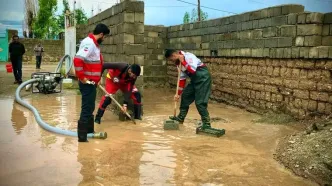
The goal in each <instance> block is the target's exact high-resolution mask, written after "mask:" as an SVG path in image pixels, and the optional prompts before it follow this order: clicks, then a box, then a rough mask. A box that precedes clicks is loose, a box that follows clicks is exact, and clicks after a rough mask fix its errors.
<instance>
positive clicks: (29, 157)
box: [0, 65, 331, 186]
mask: <svg viewBox="0 0 332 186" xmlns="http://www.w3.org/2000/svg"><path fill="white" fill-rule="evenodd" d="M0 67H1V66H0ZM44 67H46V66H43V65H42V68H44ZM54 68H55V67H50V68H49V69H44V70H45V71H53V70H54ZM24 71H25V76H24V79H25V80H26V79H29V76H30V73H31V72H34V71H35V69H34V67H33V66H25V67H24ZM0 83H1V85H2V86H0V102H1V105H6V108H7V109H4V110H3V111H4V112H2V115H1V116H2V117H1V124H3V125H1V127H2V130H1V133H0V134H1V135H0V144H1V148H0V162H1V165H2V166H0V185H26V183H28V185H40V184H42V185H82V186H84V185H115V184H117V185H151V184H156V185H224V186H225V185H231V186H233V185H239V186H240V185H241V186H242V185H253V186H257V185H276V186H279V185H292V186H293V185H294V186H295V185H299V186H303V185H308V186H309V185H310V186H311V185H312V186H314V185H316V184H315V183H313V182H311V181H309V180H306V179H302V178H301V177H298V176H296V175H294V174H293V173H291V172H290V171H289V170H287V169H285V168H284V167H283V166H281V165H280V164H278V162H276V161H275V160H274V159H273V153H275V149H276V146H277V143H278V141H279V140H280V139H282V138H283V137H285V136H286V135H289V134H293V133H297V132H298V131H299V127H298V126H303V125H298V124H296V123H289V124H287V125H273V124H272V123H271V121H264V120H259V118H261V116H259V115H257V114H253V113H249V112H246V111H244V110H241V109H239V108H236V107H232V106H228V105H224V104H214V103H211V104H209V111H210V115H211V118H212V120H213V123H212V126H213V127H215V128H224V129H226V135H225V136H222V137H221V138H214V137H208V136H203V135H196V134H195V126H194V123H195V121H196V120H198V119H199V115H198V114H197V110H196V108H195V106H194V104H193V106H192V107H191V108H190V111H189V114H188V118H187V120H186V121H185V123H184V124H183V125H181V126H180V130H179V131H164V130H162V125H163V121H164V120H165V119H167V116H168V115H169V114H171V113H173V103H172V102H171V101H170V100H172V97H173V92H174V90H171V91H170V90H159V89H150V90H144V91H146V93H144V94H145V96H144V110H145V114H144V117H143V121H140V122H139V123H138V124H137V125H133V124H132V123H131V122H119V121H118V120H117V117H116V116H115V115H114V114H111V113H110V112H107V113H106V114H105V117H104V118H103V120H102V125H98V126H95V127H96V130H97V131H105V132H107V133H108V134H109V137H108V139H107V140H94V139H91V140H90V142H89V143H86V144H84V143H83V144H82V143H78V142H77V139H76V138H72V137H68V136H61V135H57V134H54V133H50V132H48V131H45V130H43V129H41V128H40V126H38V124H37V123H36V122H35V119H34V116H33V115H32V113H31V112H30V111H29V110H27V109H26V108H23V107H22V106H20V105H18V104H17V103H15V102H14V100H13V93H14V92H15V89H16V88H17V85H13V84H12V83H13V76H12V74H6V73H5V72H4V71H2V72H0ZM21 95H22V96H23V99H25V100H26V101H28V102H29V103H31V104H32V105H33V106H34V107H36V108H37V109H38V111H39V112H40V114H41V117H42V118H43V119H44V120H45V121H46V122H48V123H50V124H51V125H53V126H57V127H60V128H64V129H70V130H73V131H74V130H76V127H77V118H78V116H79V112H80V100H81V97H80V96H79V95H77V94H76V93H75V90H72V89H71V90H68V89H67V90H64V92H63V93H62V94H58V95H43V94H40V95H38V94H31V93H29V92H25V91H22V92H21ZM156 97H158V99H157V100H156V99H155V98H156ZM98 103H99V102H98V101H97V102H96V106H97V105H98ZM45 105H47V107H45ZM8 108H9V109H8ZM254 120H255V121H257V120H259V121H264V122H263V123H256V122H253V121H254ZM313 136H314V135H313ZM327 139H328V138H327ZM287 141H289V140H287ZM296 141H297V140H296ZM294 144H297V143H294ZM328 144H331V141H326V142H325V146H327V145H328ZM286 145H288V144H286ZM286 145H284V146H285V147H286ZM302 147H303V146H301V143H299V146H298V148H297V149H299V150H298V151H302V150H301V149H302ZM326 148H328V147H326ZM278 150H279V149H278ZM286 150H287V149H282V148H280V150H279V151H277V153H278V154H282V153H285V152H287V151H286ZM321 151H324V147H323V146H322V149H321ZM321 151H319V152H320V154H323V152H321ZM310 153H311V151H310ZM290 155H293V154H290ZM287 156H288V155H287ZM298 157H300V156H298ZM308 157H311V155H310V154H309V155H308ZM283 163H284V162H283ZM22 165H23V166H22ZM318 174H321V173H320V172H317V175H318ZM50 175H51V176H50ZM299 175H301V174H299ZM308 178H311V177H308ZM313 180H315V179H313ZM316 181H317V180H316ZM317 182H319V181H317Z"/></svg>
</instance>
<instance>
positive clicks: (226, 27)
mask: <svg viewBox="0 0 332 186" xmlns="http://www.w3.org/2000/svg"><path fill="white" fill-rule="evenodd" d="M100 22H102V23H104V24H106V25H108V26H109V27H110V28H111V32H112V34H113V36H112V37H110V38H108V39H107V40H106V41H105V42H104V43H103V46H102V51H103V54H104V57H105V61H106V62H116V61H124V62H129V63H138V64H141V65H143V66H144V76H143V78H141V80H140V82H141V83H142V82H143V80H144V83H150V82H151V83H160V84H163V85H164V84H165V81H168V83H169V84H171V85H173V86H174V85H176V75H177V73H176V68H175V67H174V66H173V65H171V64H167V63H166V61H165V60H164V57H163V55H164V49H165V48H174V49H179V50H184V51H188V52H192V53H194V54H196V55H197V56H198V57H200V58H201V59H202V60H203V61H204V62H205V63H206V64H207V65H208V67H209V69H210V71H211V74H212V78H213V90H212V96H211V98H212V99H214V100H217V101H220V102H227V103H230V104H233V105H237V106H241V107H244V108H248V109H256V110H257V109H271V110H274V111H278V110H279V111H283V112H289V113H291V114H292V115H293V116H295V117H298V118H305V117H309V116H312V115H327V114H330V113H331V112H332V81H331V78H332V77H331V76H332V75H331V72H332V13H328V14H321V13H312V12H304V7H303V6H301V5H282V6H276V7H270V8H266V9H261V10H257V11H252V12H247V13H243V14H240V15H235V16H230V17H224V18H219V19H214V20H208V21H202V22H198V23H190V24H184V25H176V26H170V27H163V26H148V25H145V26H144V2H142V1H129V0H126V1H123V2H121V3H120V4H118V5H115V6H113V7H111V8H109V9H107V10H105V11H104V12H102V13H100V14H98V15H96V16H94V17H92V18H91V19H89V24H88V25H79V26H78V38H81V39H83V38H84V37H86V34H87V33H88V32H91V31H92V30H93V28H94V27H95V25H96V24H97V23H100Z"/></svg>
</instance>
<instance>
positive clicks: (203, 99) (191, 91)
mask: <svg viewBox="0 0 332 186" xmlns="http://www.w3.org/2000/svg"><path fill="white" fill-rule="evenodd" d="M190 79H191V81H190V83H189V84H188V85H187V87H185V88H184V90H183V92H182V96H181V104H180V113H179V115H178V118H179V119H180V120H182V121H184V119H185V117H186V116H187V114H188V111H189V106H190V104H192V103H193V102H194V101H195V105H196V108H197V110H198V113H199V114H200V115H201V119H202V122H203V124H210V115H209V112H208V110H207V107H208V101H209V97H210V94H211V82H212V81H211V75H210V73H209V71H208V69H207V67H202V68H200V69H197V70H196V73H195V75H193V76H191V77H190Z"/></svg>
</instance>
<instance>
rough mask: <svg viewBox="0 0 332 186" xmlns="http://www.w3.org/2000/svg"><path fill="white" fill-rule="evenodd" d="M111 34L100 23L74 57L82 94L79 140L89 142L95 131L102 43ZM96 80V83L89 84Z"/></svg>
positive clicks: (101, 66) (82, 43) (101, 64)
mask: <svg viewBox="0 0 332 186" xmlns="http://www.w3.org/2000/svg"><path fill="white" fill-rule="evenodd" d="M109 34H110V30H109V29H108V27H107V26H106V25H104V24H98V25H97V26H96V27H95V29H94V31H93V33H91V34H89V35H88V37H86V38H85V39H83V40H82V42H81V44H80V47H79V50H78V52H77V53H76V55H75V58H74V66H75V72H76V76H77V78H78V79H79V89H80V92H81V94H82V106H81V115H80V119H79V121H78V126H77V135H78V141H79V142H87V141H88V140H87V134H88V133H94V116H93V111H94V109H95V101H96V87H97V85H98V83H99V81H100V78H101V71H102V68H103V57H102V55H101V52H100V46H99V45H100V44H101V43H102V41H103V40H104V38H105V37H107V36H108V35H109ZM88 82H94V83H95V84H88Z"/></svg>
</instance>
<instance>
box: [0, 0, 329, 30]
mask: <svg viewBox="0 0 332 186" xmlns="http://www.w3.org/2000/svg"><path fill="white" fill-rule="evenodd" d="M118 1H119V0H76V5H75V6H76V7H80V8H83V10H85V12H86V13H87V16H88V17H91V16H92V14H93V15H95V14H97V13H98V11H103V10H106V9H107V8H109V7H111V6H113V5H114V4H116V3H117V2H118ZM180 1H181V0H180ZM180 1H179V0H144V6H145V24H146V25H164V26H170V25H178V24H182V21H183V15H184V13H185V12H191V11H192V9H193V8H195V7H196V6H194V5H190V4H187V3H184V2H180ZM183 1H186V2H189V3H193V4H197V0H183ZM23 2H24V0H0V33H1V32H3V30H4V29H5V28H11V29H18V31H19V35H22V24H23V23H22V20H23V18H24V3H23ZM73 2H74V0H69V4H70V6H71V8H72V7H73ZM282 4H301V5H304V6H305V10H306V11H310V12H321V13H327V12H332V0H201V6H202V10H203V11H204V12H207V14H208V19H214V18H219V17H225V16H230V15H235V13H236V14H240V13H244V12H248V11H253V10H258V9H263V8H266V7H270V6H277V5H282ZM205 7H206V8H205ZM209 8H211V9H209ZM62 9H63V5H62V0H58V10H57V13H58V14H60V13H61V11H62ZM92 9H93V10H94V11H93V12H92Z"/></svg>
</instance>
